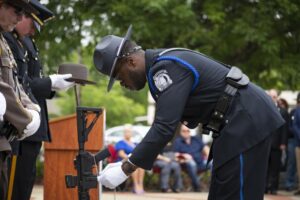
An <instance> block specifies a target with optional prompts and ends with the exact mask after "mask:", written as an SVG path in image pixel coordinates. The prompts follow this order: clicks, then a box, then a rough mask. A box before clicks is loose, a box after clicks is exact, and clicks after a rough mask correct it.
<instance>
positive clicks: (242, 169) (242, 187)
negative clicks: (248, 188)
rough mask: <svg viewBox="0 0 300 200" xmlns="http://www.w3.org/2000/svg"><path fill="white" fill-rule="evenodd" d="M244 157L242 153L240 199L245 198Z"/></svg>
mask: <svg viewBox="0 0 300 200" xmlns="http://www.w3.org/2000/svg"><path fill="white" fill-rule="evenodd" d="M243 171H244V158H243V155H242V154H241V155H240V200H244V192H243V189H244V173H243Z"/></svg>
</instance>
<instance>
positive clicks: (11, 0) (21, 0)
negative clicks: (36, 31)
mask: <svg viewBox="0 0 300 200" xmlns="http://www.w3.org/2000/svg"><path fill="white" fill-rule="evenodd" d="M4 2H5V3H7V4H9V5H11V6H13V7H17V8H21V9H23V10H24V11H25V12H26V13H28V14H31V13H35V14H38V13H39V12H38V11H37V10H36V9H35V8H33V6H32V5H30V4H29V2H30V1H29V0H6V1H4Z"/></svg>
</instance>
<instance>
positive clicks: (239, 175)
mask: <svg viewBox="0 0 300 200" xmlns="http://www.w3.org/2000/svg"><path fill="white" fill-rule="evenodd" d="M130 34H131V26H130V27H129V29H128V31H127V34H126V36H125V37H123V38H122V37H118V36H114V35H109V36H106V37H104V38H103V39H102V40H101V42H100V43H99V44H98V45H97V47H96V49H95V52H94V63H95V66H96V68H97V69H98V70H99V71H100V72H101V73H103V74H105V75H108V76H109V77H110V81H109V84H108V91H109V90H110V89H111V87H112V85H113V83H114V81H115V80H119V81H120V84H121V85H122V86H123V87H125V88H127V89H130V90H140V89H142V88H143V87H144V86H145V83H146V81H148V85H149V89H150V91H151V94H152V96H153V97H154V99H155V101H156V114H155V119H154V122H153V124H152V127H151V129H150V130H149V132H148V133H147V135H146V136H145V137H144V138H143V140H142V141H141V143H139V144H138V145H137V147H136V148H135V150H134V151H133V153H132V155H131V157H130V158H129V159H128V160H124V161H122V162H119V163H114V164H109V165H108V166H107V167H106V168H105V169H104V170H103V172H101V173H100V176H99V177H98V180H99V181H100V182H101V183H102V184H103V185H104V186H106V187H109V188H115V187H116V186H117V185H119V184H120V183H121V182H123V181H124V180H125V179H126V178H127V177H128V176H129V175H130V174H131V173H132V172H133V171H135V170H136V168H137V167H141V168H144V169H147V170H149V169H151V167H152V164H153V161H154V160H155V158H156V157H157V155H158V153H159V152H160V151H161V150H162V149H163V147H164V146H165V145H166V144H167V143H168V142H169V141H170V140H171V139H172V137H173V136H174V133H175V129H176V127H177V126H178V124H179V123H180V122H182V123H184V124H185V125H186V126H188V127H189V128H195V127H196V126H197V125H198V124H199V123H202V124H203V125H204V130H205V131H206V133H208V132H211V133H212V134H213V137H214V142H213V146H212V150H211V153H212V154H211V155H212V156H213V159H214V161H213V169H212V181H211V186H210V192H209V199H210V200H212V199H218V200H223V199H226V200H237V199H255V200H262V199H263V194H264V186H265V176H266V171H267V158H268V155H269V151H270V144H271V137H270V136H271V132H272V131H273V130H276V129H277V128H278V127H280V126H282V125H283V124H284V120H283V119H282V117H281V116H280V114H279V113H278V110H277V109H276V107H275V105H274V103H273V102H272V100H271V98H270V97H269V96H267V95H266V93H265V92H264V91H263V90H262V89H261V88H259V87H257V86H256V85H254V84H253V83H251V82H249V79H248V77H247V76H246V75H245V74H243V73H242V72H241V70H239V69H238V68H237V67H232V68H229V67H228V66H226V65H225V64H222V63H220V62H218V61H216V60H213V59H211V58H209V57H207V56H205V55H203V54H201V53H199V52H195V51H192V50H189V49H179V48H175V49H165V50H161V49H160V50H146V51H143V50H142V49H141V47H140V46H138V45H136V43H134V42H133V41H131V40H130Z"/></svg>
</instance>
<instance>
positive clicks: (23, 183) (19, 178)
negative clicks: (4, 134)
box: [12, 141, 42, 200]
mask: <svg viewBox="0 0 300 200" xmlns="http://www.w3.org/2000/svg"><path fill="white" fill-rule="evenodd" d="M41 146H42V142H31V141H22V155H20V156H18V157H17V165H16V171H15V180H14V186H13V193H12V200H29V199H30V196H31V192H32V189H33V185H34V181H35V176H36V165H35V164H36V159H37V156H38V155H39V152H40V149H41Z"/></svg>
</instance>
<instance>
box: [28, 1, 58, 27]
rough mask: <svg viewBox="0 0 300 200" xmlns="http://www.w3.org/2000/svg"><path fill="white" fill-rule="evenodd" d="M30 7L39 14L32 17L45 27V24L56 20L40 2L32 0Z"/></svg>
mask: <svg viewBox="0 0 300 200" xmlns="http://www.w3.org/2000/svg"><path fill="white" fill-rule="evenodd" d="M30 5H31V6H32V7H33V8H34V9H36V10H37V11H38V12H39V14H38V15H35V16H33V15H32V17H33V18H34V19H35V20H36V21H37V22H38V23H39V24H40V25H41V26H43V25H44V23H45V22H47V21H49V20H51V19H53V18H54V14H53V12H52V11H51V10H49V9H48V8H47V7H46V6H45V5H43V4H41V2H40V1H39V0H30Z"/></svg>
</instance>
